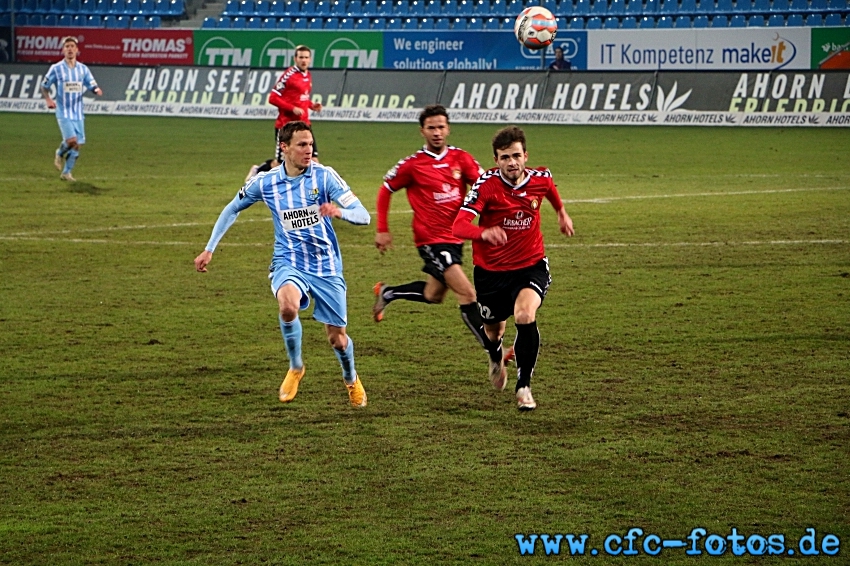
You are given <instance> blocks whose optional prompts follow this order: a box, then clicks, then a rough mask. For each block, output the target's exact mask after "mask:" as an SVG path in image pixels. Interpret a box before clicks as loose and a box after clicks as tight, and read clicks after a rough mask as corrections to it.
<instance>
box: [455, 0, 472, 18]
mask: <svg viewBox="0 0 850 566" xmlns="http://www.w3.org/2000/svg"><path fill="white" fill-rule="evenodd" d="M472 10H473V7H472V0H458V3H457V13H458V14H459V15H461V16H471V15H472Z"/></svg>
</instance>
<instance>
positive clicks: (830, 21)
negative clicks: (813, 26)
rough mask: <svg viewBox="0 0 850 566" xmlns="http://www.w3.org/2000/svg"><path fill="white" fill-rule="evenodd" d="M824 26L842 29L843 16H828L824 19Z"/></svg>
mask: <svg viewBox="0 0 850 566" xmlns="http://www.w3.org/2000/svg"><path fill="white" fill-rule="evenodd" d="M823 25H824V26H826V27H840V26H842V25H844V24H843V22H842V21H841V14H827V15H826V17H825V18H824V19H823Z"/></svg>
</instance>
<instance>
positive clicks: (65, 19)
mask: <svg viewBox="0 0 850 566" xmlns="http://www.w3.org/2000/svg"><path fill="white" fill-rule="evenodd" d="M76 17H77V16H72V15H71V14H62V15H61V16H59V20H58V21H57V22H56V25H58V26H59V27H62V28H69V27H73V26H76V25H77V24H75V23H74V18H76Z"/></svg>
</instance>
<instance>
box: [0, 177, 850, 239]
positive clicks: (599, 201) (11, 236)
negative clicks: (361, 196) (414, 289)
mask: <svg viewBox="0 0 850 566" xmlns="http://www.w3.org/2000/svg"><path fill="white" fill-rule="evenodd" d="M848 189H850V187H813V188H801V189H768V190H763V191H756V190H752V191H732V192H711V193H679V194H667V195H625V196H611V197H599V198H593V199H561V201H562V202H564V203H566V204H577V203H592V204H605V203H608V202H611V201H615V200H642V199H663V198H686V197H723V196H730V195H731V196H739V195H759V194H776V193H796V192H813V191H844V190H848ZM389 213H390V214H412V213H413V211H412V210H411V209H403V210H391V211H390V212H389ZM370 214H371V215H373V216H374V215H376V214H377V213H376V212H374V211H370ZM269 221H271V218H270V217H266V218H245V219H240V220H239V222H240V223H243V224H244V223H246V222H269ZM194 226H212V224H211V223H209V222H176V223H170V224H136V225H128V226H105V227H103V228H80V229H74V230H67V229H66V230H45V231H38V232H15V233H12V234H9V235H8V236H2V235H0V239H4V240H9V239H16V238H20V239H24V238H26V237H28V236H34V237H41V236H44V235H48V234H90V233H95V232H120V231H127V230H160V229H164V228H189V227H194Z"/></svg>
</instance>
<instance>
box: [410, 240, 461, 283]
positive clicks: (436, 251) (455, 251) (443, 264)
mask: <svg viewBox="0 0 850 566" xmlns="http://www.w3.org/2000/svg"><path fill="white" fill-rule="evenodd" d="M416 249H418V250H419V256H420V257H421V258H422V259H423V260H425V265H424V266H422V271H424V272H425V273H427V274H428V275H430V276H432V277H433V278H434V279H437V280H439V281H440V283H442V284H443V285H445V284H446V277H445V275H443V273H445V271H446V270H447V269H448V268H450V267H451V266H452V265H463V244H429V245H425V246H419V247H418V248H416Z"/></svg>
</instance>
